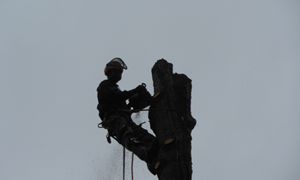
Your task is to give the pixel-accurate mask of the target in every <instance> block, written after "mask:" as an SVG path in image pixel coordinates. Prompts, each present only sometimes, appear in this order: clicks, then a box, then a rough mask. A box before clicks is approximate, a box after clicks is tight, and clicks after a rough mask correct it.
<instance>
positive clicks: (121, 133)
mask: <svg viewBox="0 0 300 180" xmlns="http://www.w3.org/2000/svg"><path fill="white" fill-rule="evenodd" d="M124 69H125V70H126V69H127V66H126V64H125V63H124V61H123V60H122V59H121V58H114V59H112V60H111V61H110V62H109V63H107V64H106V67H105V69H104V73H105V75H106V76H107V79H106V80H103V81H102V82H101V83H100V85H99V86H98V88H97V92H98V106H97V109H98V111H99V117H100V118H101V120H102V123H101V125H102V127H104V128H105V129H107V130H108V132H109V136H112V137H114V138H115V139H116V140H117V141H118V142H119V143H120V144H121V145H123V146H124V147H125V148H126V149H128V150H130V151H132V152H133V153H134V154H135V155H137V156H138V157H139V158H140V159H141V160H143V161H145V162H146V163H147V164H148V167H149V165H153V164H154V160H155V158H156V157H157V154H158V150H159V145H158V140H157V139H156V138H155V137H154V136H153V135H151V134H150V133H148V131H147V130H145V129H143V128H142V127H141V125H137V124H135V123H134V122H133V121H132V119H131V112H130V109H131V107H130V104H129V105H128V104H127V103H126V100H128V99H135V98H136V97H137V96H138V95H139V94H143V93H145V92H148V91H147V90H146V88H145V87H144V86H142V85H139V86H137V87H136V88H134V89H132V90H130V91H121V90H120V89H119V86H118V85H117V83H118V82H119V81H120V80H121V79H122V73H123V70H124ZM136 99H137V98H136ZM148 105H149V104H148ZM108 141H109V142H110V139H109V137H108ZM149 170H150V168H149ZM150 171H151V170H150ZM151 172H152V171H151ZM152 173H153V172H152Z"/></svg>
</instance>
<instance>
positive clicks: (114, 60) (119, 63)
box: [111, 58, 127, 70]
mask: <svg viewBox="0 0 300 180" xmlns="http://www.w3.org/2000/svg"><path fill="white" fill-rule="evenodd" d="M111 63H112V64H118V65H119V66H121V67H120V68H122V69H125V70H126V69H127V66H126V64H125V63H124V61H123V60H122V59H121V58H114V59H112V60H111Z"/></svg>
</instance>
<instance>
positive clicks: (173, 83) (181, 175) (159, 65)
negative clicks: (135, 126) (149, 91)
mask: <svg viewBox="0 0 300 180" xmlns="http://www.w3.org/2000/svg"><path fill="white" fill-rule="evenodd" d="M152 78H153V84H154V93H157V92H161V93H162V94H161V96H160V98H159V99H158V100H157V101H155V102H153V104H152V105H151V107H150V109H151V110H150V111H149V119H150V125H151V129H152V130H153V132H154V133H155V135H156V137H157V138H158V139H159V141H160V144H163V143H164V140H166V139H169V138H175V141H174V142H173V143H172V144H171V145H169V146H167V148H162V150H161V151H160V152H159V156H158V159H159V160H160V162H161V165H160V166H159V168H158V174H157V175H158V179H159V180H191V179H192V158H191V140H192V137H191V131H192V130H193V128H194V126H195V125H196V120H195V119H194V118H193V117H192V115H191V110H190V108H191V89H192V85H191V79H189V78H188V77H187V76H186V75H184V74H177V73H175V74H173V65H172V64H171V63H168V62H167V61H166V60H164V59H161V60H158V61H157V62H156V63H155V65H154V66H153V68H152Z"/></svg>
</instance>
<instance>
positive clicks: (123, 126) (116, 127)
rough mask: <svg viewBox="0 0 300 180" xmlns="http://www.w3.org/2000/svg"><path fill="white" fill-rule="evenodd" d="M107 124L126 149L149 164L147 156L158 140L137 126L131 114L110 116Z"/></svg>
mask: <svg viewBox="0 0 300 180" xmlns="http://www.w3.org/2000/svg"><path fill="white" fill-rule="evenodd" d="M105 123H107V125H108V130H109V131H110V132H112V133H113V134H114V135H115V136H116V139H117V141H118V142H119V143H120V144H122V145H123V146H124V147H125V148H126V149H128V150H129V151H131V152H133V153H134V154H135V155H137V156H138V157H139V158H140V159H141V160H143V161H146V162H147V158H148V157H147V155H148V152H149V150H150V149H151V146H152V144H153V142H154V141H155V140H156V138H155V137H154V136H153V135H151V134H150V133H149V132H148V131H147V130H145V129H144V128H142V127H141V126H140V125H137V124H135V123H134V122H133V121H132V119H131V117H130V114H127V113H120V114H117V115H110V116H109V117H108V118H107V119H106V121H105Z"/></svg>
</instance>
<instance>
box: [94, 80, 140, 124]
mask: <svg viewBox="0 0 300 180" xmlns="http://www.w3.org/2000/svg"><path fill="white" fill-rule="evenodd" d="M97 92H98V106H97V109H98V111H99V116H100V118H101V119H102V120H104V118H105V117H108V116H110V115H111V114H114V113H116V112H117V111H120V110H125V111H128V112H129V111H130V107H129V106H128V105H127V104H126V100H127V99H129V98H130V97H131V96H133V95H134V94H135V93H136V89H133V90H130V91H121V90H120V88H119V86H118V85H117V84H116V83H113V82H111V81H109V80H104V81H102V82H101V83H100V84H99V86H98V88H97Z"/></svg>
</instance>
